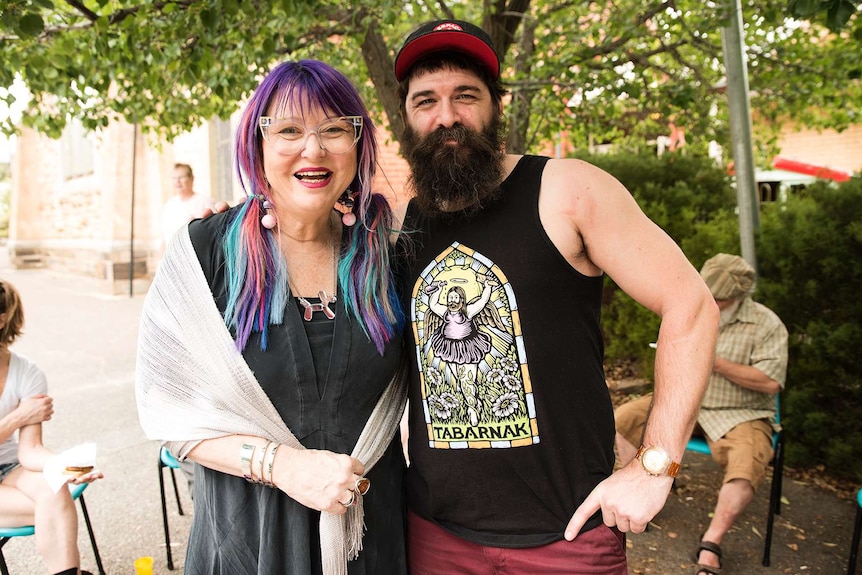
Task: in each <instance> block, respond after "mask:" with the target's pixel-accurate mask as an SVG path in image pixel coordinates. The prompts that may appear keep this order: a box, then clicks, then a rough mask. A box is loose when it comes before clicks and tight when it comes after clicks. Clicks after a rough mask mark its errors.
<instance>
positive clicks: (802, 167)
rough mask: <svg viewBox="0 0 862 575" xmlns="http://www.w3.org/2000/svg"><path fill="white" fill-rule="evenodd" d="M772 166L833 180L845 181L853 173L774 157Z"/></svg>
mask: <svg viewBox="0 0 862 575" xmlns="http://www.w3.org/2000/svg"><path fill="white" fill-rule="evenodd" d="M772 166H773V167H774V168H777V169H779V170H787V171H788V172H796V173H798V174H807V175H809V176H814V177H815V178H820V179H823V180H834V181H836V182H846V181H847V180H849V179H850V177H851V176H852V175H853V174H851V173H850V172H846V171H844V170H833V169H832V168H827V167H825V166H815V165H814V164H806V163H805V162H798V161H796V160H789V159H787V158H781V157H776V158H775V159H774V160H773V161H772Z"/></svg>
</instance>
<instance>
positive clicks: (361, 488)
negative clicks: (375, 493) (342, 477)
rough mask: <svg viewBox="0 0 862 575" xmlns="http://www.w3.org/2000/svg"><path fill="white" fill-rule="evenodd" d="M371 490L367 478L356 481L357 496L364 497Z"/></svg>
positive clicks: (369, 481)
mask: <svg viewBox="0 0 862 575" xmlns="http://www.w3.org/2000/svg"><path fill="white" fill-rule="evenodd" d="M369 489H371V480H370V479H368V478H367V477H360V478H359V479H357V480H356V492H357V493H358V494H359V495H365V494H366V493H368V490H369Z"/></svg>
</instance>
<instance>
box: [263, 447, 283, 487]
mask: <svg viewBox="0 0 862 575" xmlns="http://www.w3.org/2000/svg"><path fill="white" fill-rule="evenodd" d="M280 446H281V444H280V443H276V442H272V449H270V450H269V452H268V453H267V454H266V469H265V472H264V476H263V484H264V485H266V486H267V487H275V482H274V481H273V480H272V466H273V464H274V463H275V452H276V451H278V448H279V447H280Z"/></svg>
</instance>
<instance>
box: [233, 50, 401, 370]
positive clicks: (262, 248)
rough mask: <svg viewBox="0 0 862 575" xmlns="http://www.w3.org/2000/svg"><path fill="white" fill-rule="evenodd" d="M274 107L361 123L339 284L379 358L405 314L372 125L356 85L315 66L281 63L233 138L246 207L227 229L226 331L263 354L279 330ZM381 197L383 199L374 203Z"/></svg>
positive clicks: (282, 287) (282, 275) (281, 281)
mask: <svg viewBox="0 0 862 575" xmlns="http://www.w3.org/2000/svg"><path fill="white" fill-rule="evenodd" d="M271 107H274V109H275V110H276V111H277V112H276V115H277V114H278V113H279V112H280V111H282V110H288V109H291V110H294V111H297V112H300V113H301V114H305V113H306V112H307V111H309V110H310V109H312V108H320V109H322V110H324V111H325V112H327V113H329V114H332V115H333V116H336V117H337V116H361V117H362V122H363V128H362V134H361V136H360V139H359V142H358V143H357V146H356V152H355V153H356V154H357V166H358V167H357V173H356V177H355V178H354V179H353V182H351V185H350V189H351V190H352V191H353V192H354V193H355V194H356V196H355V207H354V210H355V211H356V216H357V224H356V225H354V226H352V227H349V228H346V230H347V231H346V236H347V237H346V241H345V242H343V244H344V245H343V246H342V253H341V261H340V263H339V266H338V283H339V287H340V288H341V291H342V294H343V295H342V297H343V298H344V300H345V302H344V303H345V308H346V309H347V310H348V312H349V313H350V314H351V315H353V316H354V317H356V318H357V319H358V320H359V322H360V325H361V326H362V329H363V330H364V331H365V333H366V335H368V337H369V338H370V339H371V340H372V341H373V342H374V344H375V346H376V347H377V350H378V351H379V352H380V353H381V354H382V353H383V350H384V346H385V344H386V343H387V342H388V341H390V339H392V337H394V336H395V335H396V334H398V333H399V332H400V331H401V328H402V327H403V323H404V317H403V313H402V311H401V308H400V304H399V300H398V297H397V295H396V292H395V288H394V282H393V279H392V274H391V271H390V266H389V258H390V254H389V248H390V246H389V233H390V232H391V230H392V211H391V209H390V208H389V205H388V204H387V203H386V202H385V201H381V200H383V198H382V196H379V195H378V194H374V193H373V192H372V191H371V181H372V179H373V177H374V171H375V166H376V165H377V138H376V130H375V128H374V124H373V123H372V122H371V118H370V117H369V115H368V110H367V109H366V108H365V105H364V104H363V102H362V99H361V98H360V96H359V93H358V92H357V91H356V88H355V87H354V86H353V84H352V83H351V82H350V81H349V80H348V79H347V78H346V77H345V76H344V75H343V74H341V73H340V72H338V71H337V70H335V69H334V68H332V67H331V66H329V65H327V64H324V63H323V62H319V61H317V60H300V61H298V62H284V63H282V64H279V65H278V66H276V67H275V68H274V69H273V70H272V71H271V72H270V73H269V74H268V75H267V76H266V78H264V79H263V81H262V82H261V83H260V85H259V86H258V88H257V90H256V91H255V93H254V95H253V96H252V97H251V99H250V100H249V102H248V104H247V105H246V108H245V110H244V111H243V113H242V116H241V118H240V121H239V126H238V127H237V135H236V148H235V161H236V170H237V175H238V177H239V181H240V184H241V185H242V188H243V190H244V191H245V193H246V195H247V199H246V202H245V205H244V206H243V207H242V208H241V209H240V210H238V211H237V212H236V214H235V216H234V218H233V220H232V221H231V222H230V224H229V225H228V228H227V231H226V234H225V241H224V252H225V259H226V261H227V263H228V265H227V266H226V273H227V289H228V294H227V295H228V298H227V306H226V309H225V323H226V324H227V325H228V327H229V328H231V329H233V330H234V332H235V339H236V343H237V348H239V349H240V350H242V349H244V348H245V346H246V343H247V342H248V338H249V336H250V335H251V333H252V332H260V333H261V347H262V349H266V345H267V326H268V325H269V324H280V323H282V321H283V319H284V308H285V305H286V302H287V289H288V288H287V266H286V262H285V261H284V256H283V255H282V253H281V250H280V248H279V245H278V234H277V231H275V230H268V229H266V228H264V227H263V226H262V225H261V223H260V219H261V217H262V216H263V208H262V202H263V200H268V201H269V202H270V203H272V205H273V206H274V205H275V202H274V201H273V198H272V196H271V194H270V189H269V185H268V183H267V180H266V175H265V174H264V169H263V137H262V134H261V131H260V129H259V127H258V122H259V119H260V117H261V116H265V115H267V111H268V110H269V109H270V108H271ZM375 196H379V197H375Z"/></svg>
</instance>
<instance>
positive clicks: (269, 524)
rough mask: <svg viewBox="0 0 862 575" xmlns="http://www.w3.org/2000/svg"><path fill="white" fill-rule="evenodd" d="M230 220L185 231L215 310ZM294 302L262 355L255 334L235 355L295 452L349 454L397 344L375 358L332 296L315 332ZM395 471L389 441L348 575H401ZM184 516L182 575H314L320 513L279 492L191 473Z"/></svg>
mask: <svg viewBox="0 0 862 575" xmlns="http://www.w3.org/2000/svg"><path fill="white" fill-rule="evenodd" d="M232 211H233V210H231V212H232ZM231 212H227V213H224V214H219V215H215V216H212V217H209V218H207V219H205V220H198V221H194V222H192V223H191V224H190V225H189V234H190V236H191V240H192V245H193V246H194V248H195V252H196V253H197V256H198V260H199V261H200V263H201V268H202V269H203V272H204V275H205V277H206V279H207V283H208V284H209V285H210V289H211V290H212V293H213V294H214V298H215V301H216V304H217V306H218V308H219V310H221V311H223V310H224V309H225V302H226V299H225V294H226V290H225V275H224V256H223V251H222V237H223V232H224V226H225V224H226V222H227V221H228V218H229V216H230V214H231ZM294 302H295V300H293V299H291V300H290V301H289V302H288V306H287V309H286V310H285V314H284V322H283V324H282V325H279V326H270V328H269V339H268V348H267V351H265V352H264V351H261V349H260V337H259V336H260V334H253V336H252V337H251V338H250V339H249V342H248V345H247V346H246V350H245V351H244V352H243V356H244V358H245V360H246V362H247V363H248V365H249V367H250V368H251V370H252V372H253V373H254V374H255V377H256V378H257V380H258V382H260V384H261V386H262V388H263V389H264V391H265V392H266V394H267V396H268V397H269V399H270V401H271V402H272V404H273V405H274V406H275V408H276V409H277V410H278V412H279V414H280V415H281V417H282V419H283V420H284V422H285V424H286V425H287V426H288V427H289V428H290V430H291V431H292V432H293V434H294V435H295V436H296V438H297V439H298V440H299V441H300V442H301V443H302V444H303V445H304V446H305V447H307V448H309V449H326V450H330V451H334V452H338V453H348V454H349V453H350V452H351V451H352V449H353V447H354V445H355V444H356V441H357V439H358V438H359V434H360V433H361V431H362V429H363V427H364V426H365V422H366V421H367V419H368V417H369V415H370V414H371V412H372V410H373V409H374V406H375V405H376V403H377V400H378V399H379V398H380V396H381V394H382V393H383V391H384V389H385V388H386V386H387V385H388V383H389V381H390V380H391V379H392V377H393V375H394V373H395V371H396V368H397V367H398V364H399V362H400V359H401V353H402V342H401V340H400V338H399V339H398V340H397V341H393V342H392V343H390V345H389V346H388V347H387V349H386V353H385V354H384V356H383V357H381V356H380V355H379V354H378V353H377V350H376V348H375V347H374V345H373V343H372V342H370V341H369V340H368V338H367V337H366V336H365V334H364V333H363V332H362V329H361V327H360V326H359V323H358V322H357V321H355V319H354V318H351V317H349V316H348V314H347V311H346V310H345V309H344V307H343V305H342V301H341V294H340V293H339V294H338V303H337V309H336V316H335V319H334V320H327V319H320V320H319V321H320V322H326V324H323V325H321V324H318V323H316V322H315V325H313V326H312V325H308V326H307V325H306V324H305V322H303V320H302V316H301V314H300V312H299V309H298V308H297V307H296V306H295V303H294ZM314 315H315V319H317V318H318V317H319V318H323V314H320V313H315V314H314ZM330 326H331V327H330ZM307 329H310V331H308V332H307ZM309 334H310V335H311V337H309ZM313 348H314V349H313ZM315 358H316V359H317V361H316V362H315ZM315 363H317V366H318V369H317V370H316V369H315ZM318 371H320V372H321V373H317V372H318ZM237 465H239V454H237ZM404 466H405V464H404V458H403V455H402V452H401V442H400V438H399V437H398V434H396V437H395V438H394V439H393V441H392V444H391V445H390V446H389V448H388V449H387V451H386V453H385V454H384V455H383V457H381V459H380V460H379V461H378V462H377V464H376V465H375V466H374V468H373V469H372V470H371V471H370V472H368V473H367V474H366V475H367V477H368V478H369V479H371V485H372V487H371V490H370V491H369V492H368V494H367V495H366V496H365V502H364V503H365V525H366V528H367V530H366V532H365V537H364V540H363V550H362V552H361V553H360V554H359V557H358V558H357V559H355V560H354V561H350V562H349V563H348V572H349V573H350V574H351V575H372V574H373V575H387V574H393V575H396V574H401V573H406V571H407V568H406V560H405V550H404V545H405V543H404V508H405V507H404V497H403V486H402V476H403V472H404ZM194 507H195V511H194V518H193V522H192V528H191V534H190V537H189V544H188V553H187V556H186V561H185V573H186V574H188V575H244V574H260V575H264V574H265V575H309V574H317V573H321V559H320V538H319V532H318V523H319V518H320V512H317V511H314V510H311V509H308V508H307V507H304V506H303V505H300V504H299V503H297V502H296V501H294V500H293V499H291V498H290V497H288V496H287V495H286V494H284V492H282V491H280V490H278V489H271V488H269V487H264V486H262V485H256V484H252V483H248V482H247V481H245V479H243V478H241V477H235V476H232V475H227V474H224V473H220V472H218V471H213V470H211V469H208V468H205V467H202V466H200V465H196V476H195V498H194Z"/></svg>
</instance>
